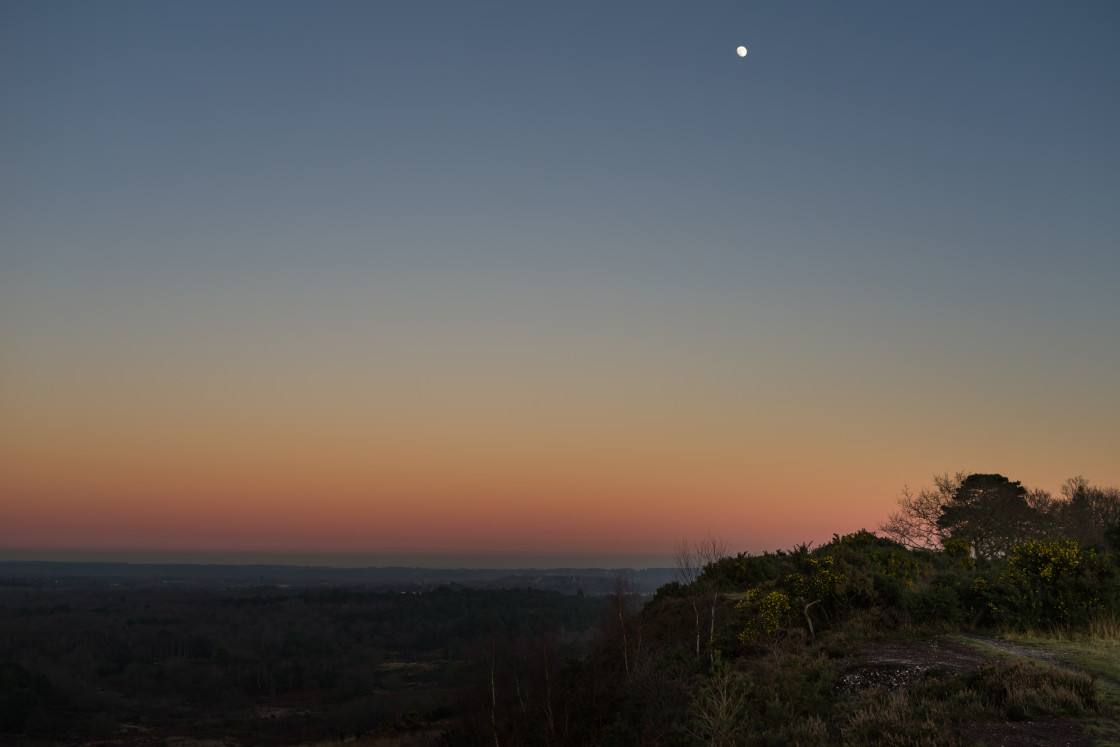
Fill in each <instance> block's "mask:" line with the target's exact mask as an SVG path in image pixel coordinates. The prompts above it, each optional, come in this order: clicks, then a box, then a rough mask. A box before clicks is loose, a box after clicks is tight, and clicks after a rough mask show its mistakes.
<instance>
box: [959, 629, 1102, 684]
mask: <svg viewBox="0 0 1120 747" xmlns="http://www.w3.org/2000/svg"><path fill="white" fill-rule="evenodd" d="M960 637H961V638H965V639H967V640H970V641H974V642H976V643H979V644H981V645H983V646H987V647H988V648H992V649H995V650H996V651H1002V652H1003V653H1005V654H1011V655H1013V656H1023V657H1026V658H1028V659H1035V660H1037V661H1045V662H1046V663H1048V664H1053V665H1054V666H1056V667H1061V668H1062V669H1068V670H1069V671H1071V672H1079V673H1080V674H1087V675H1089V676H1090V677H1093V678H1095V679H1100V680H1101V681H1103V682H1107V683H1108V684H1109V685H1111V686H1113V687H1115V688H1117V689H1120V682H1118V681H1117V680H1115V679H1113V678H1112V677H1109V676H1108V675H1105V674H1101V673H1100V672H1096V671H1094V670H1092V669H1085V668H1083V667H1079V666H1075V665H1073V664H1069V663H1067V662H1064V661H1062V660H1061V659H1059V658H1058V656H1057V655H1056V654H1054V653H1053V652H1051V651H1043V650H1042V649H1037V648H1031V647H1029V646H1021V645H1019V644H1017V643H1010V642H1008V641H1001V640H998V639H996V638H986V637H985V636H981V635H972V634H971V633H961V634H960Z"/></svg>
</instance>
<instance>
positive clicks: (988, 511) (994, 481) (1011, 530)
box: [937, 474, 1044, 559]
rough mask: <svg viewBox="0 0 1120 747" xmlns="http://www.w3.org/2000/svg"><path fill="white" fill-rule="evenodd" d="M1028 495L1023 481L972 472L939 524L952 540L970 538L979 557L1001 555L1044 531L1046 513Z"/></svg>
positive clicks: (973, 549) (946, 509) (943, 508)
mask: <svg viewBox="0 0 1120 747" xmlns="http://www.w3.org/2000/svg"><path fill="white" fill-rule="evenodd" d="M1027 495H1028V491H1027V489H1026V488H1024V487H1023V485H1022V484H1021V483H1020V482H1018V481H1014V482H1013V481H1011V480H1009V479H1007V478H1006V477H1004V476H1003V475H998V474H990V475H983V474H973V475H969V476H968V477H966V478H965V479H964V480H963V481H962V482H961V484H960V487H959V488H957V491H956V492H955V493H954V494H953V498H952V500H951V501H949V502H948V503H947V504H946V505H944V506H943V507H942V509H941V515H940V516H939V517H938V519H937V526H938V528H940V529H942V530H944V531H946V532H948V535H949V537H950V538H952V539H965V540H968V543H969V545H970V546H971V547H972V551H973V553H975V554H976V557H978V558H986V559H992V558H995V557H1000V556H1002V555H1004V554H1005V553H1007V552H1008V551H1009V550H1010V549H1011V548H1012V546H1014V545H1017V544H1019V543H1021V542H1025V541H1027V540H1028V539H1030V538H1032V537H1035V536H1038V535H1039V534H1040V532H1041V529H1042V526H1043V519H1044V516H1043V515H1042V513H1041V512H1040V511H1039V510H1038V509H1036V508H1033V507H1032V506H1031V504H1030V503H1029V502H1028V501H1027Z"/></svg>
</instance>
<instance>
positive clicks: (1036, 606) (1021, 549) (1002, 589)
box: [988, 540, 1120, 628]
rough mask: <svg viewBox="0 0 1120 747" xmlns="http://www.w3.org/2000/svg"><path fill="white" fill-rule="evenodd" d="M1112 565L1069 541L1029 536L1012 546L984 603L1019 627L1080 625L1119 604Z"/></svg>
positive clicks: (1083, 625) (996, 613) (1006, 620)
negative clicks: (1029, 540)
mask: <svg viewBox="0 0 1120 747" xmlns="http://www.w3.org/2000/svg"><path fill="white" fill-rule="evenodd" d="M1118 582H1120V579H1118V574H1117V569H1116V567H1115V566H1113V565H1112V564H1111V563H1109V562H1108V560H1107V559H1106V558H1105V557H1103V556H1101V555H1100V554H1099V553H1098V552H1096V550H1093V549H1091V548H1090V549H1084V548H1081V547H1080V546H1079V545H1078V543H1077V542H1075V541H1073V540H1066V541H1039V540H1035V541H1031V542H1025V543H1023V544H1021V545H1016V546H1015V547H1013V548H1012V549H1011V552H1010V553H1009V555H1008V558H1007V560H1006V563H1005V565H1004V567H1003V570H1002V571H1001V572H1000V574H999V578H998V581H997V583H996V584H994V585H992V588H991V589H990V591H989V593H988V606H989V608H990V609H991V611H992V613H993V616H994V617H995V619H996V620H997V621H999V622H1000V623H1003V624H1005V625H1011V626H1014V627H1018V628H1029V627H1071V626H1072V627H1085V626H1087V625H1088V624H1089V622H1090V621H1091V620H1092V619H1093V618H1094V617H1095V616H1096V615H1097V614H1098V613H1100V612H1104V611H1115V610H1117V609H1118V603H1120V593H1118V591H1117V585H1118Z"/></svg>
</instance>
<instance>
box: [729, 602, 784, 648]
mask: <svg viewBox="0 0 1120 747" xmlns="http://www.w3.org/2000/svg"><path fill="white" fill-rule="evenodd" d="M735 609H736V610H737V611H738V612H739V613H741V614H742V615H743V616H744V618H745V619H744V622H743V630H742V632H740V633H739V640H740V642H742V643H744V644H746V645H748V646H749V645H751V644H754V643H756V642H758V640H759V639H760V638H765V639H766V640H767V641H768V642H770V643H771V644H773V643H774V642H775V641H776V640H777V638H778V637H779V635H780V634H781V632H782V631H783V630H786V629H788V628H789V626H790V616H789V613H790V599H789V595H788V594H786V593H784V592H781V591H770V592H764V591H762V590H761V589H751V590H750V591H748V592H747V595H746V597H744V598H743V599H742V600H740V601H739V602H738V603H737V604H736V605H735Z"/></svg>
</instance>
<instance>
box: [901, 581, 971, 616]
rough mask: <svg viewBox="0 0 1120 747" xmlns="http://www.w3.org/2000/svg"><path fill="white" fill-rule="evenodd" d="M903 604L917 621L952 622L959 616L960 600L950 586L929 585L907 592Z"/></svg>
mask: <svg viewBox="0 0 1120 747" xmlns="http://www.w3.org/2000/svg"><path fill="white" fill-rule="evenodd" d="M903 605H904V606H905V608H906V612H907V613H909V615H910V617H912V618H914V620H915V621H917V622H944V623H952V622H956V621H957V620H958V619H960V616H961V600H960V598H959V597H958V596H957V591H956V589H954V588H952V587H951V586H933V585H931V586H928V587H926V588H924V589H919V590H917V591H912V592H909V593H908V594H907V595H906V596H905V598H904V600H903Z"/></svg>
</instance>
